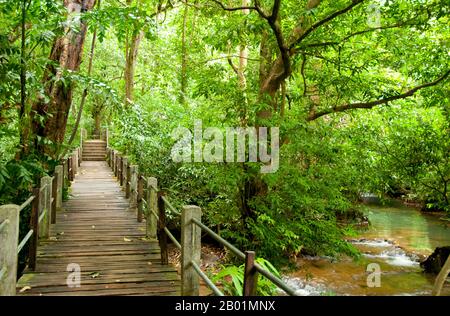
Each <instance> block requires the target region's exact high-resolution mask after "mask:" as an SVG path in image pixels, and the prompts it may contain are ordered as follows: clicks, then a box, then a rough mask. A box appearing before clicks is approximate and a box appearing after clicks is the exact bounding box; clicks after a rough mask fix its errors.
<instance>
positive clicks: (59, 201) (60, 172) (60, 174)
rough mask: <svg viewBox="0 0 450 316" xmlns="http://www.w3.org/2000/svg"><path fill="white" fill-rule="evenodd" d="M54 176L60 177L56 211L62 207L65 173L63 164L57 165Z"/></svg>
mask: <svg viewBox="0 0 450 316" xmlns="http://www.w3.org/2000/svg"><path fill="white" fill-rule="evenodd" d="M54 176H55V177H56V178H58V185H57V188H56V211H57V212H59V211H61V209H62V195H63V188H64V183H63V182H64V174H63V166H61V165H58V166H56V167H55V174H54Z"/></svg>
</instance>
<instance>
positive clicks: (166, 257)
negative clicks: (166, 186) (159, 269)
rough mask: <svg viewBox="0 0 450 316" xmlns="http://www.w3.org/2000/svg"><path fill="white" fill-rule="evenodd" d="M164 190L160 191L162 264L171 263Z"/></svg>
mask: <svg viewBox="0 0 450 316" xmlns="http://www.w3.org/2000/svg"><path fill="white" fill-rule="evenodd" d="M162 196H164V193H163V192H158V210H159V213H157V214H158V232H157V234H158V241H159V248H160V249H161V264H169V253H168V252H167V234H166V232H165V231H164V227H166V205H165V204H164V201H163V199H162V198H161V197H162Z"/></svg>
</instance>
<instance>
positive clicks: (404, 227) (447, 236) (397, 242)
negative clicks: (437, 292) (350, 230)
mask: <svg viewBox="0 0 450 316" xmlns="http://www.w3.org/2000/svg"><path fill="white" fill-rule="evenodd" d="M364 213H365V215H366V216H368V218H369V221H370V222H371V226H370V227H369V228H368V229H367V230H366V231H363V232H360V234H359V236H358V237H356V238H353V239H352V240H351V242H352V244H353V245H354V246H355V247H356V248H358V249H359V250H360V251H361V253H362V256H361V258H360V259H359V260H357V261H355V260H353V259H351V258H343V259H340V260H333V259H332V258H328V257H302V258H299V259H298V260H297V267H298V268H297V270H296V271H294V272H293V273H289V274H288V275H286V276H285V277H284V281H285V282H287V283H288V284H289V285H290V286H292V287H293V288H295V289H296V290H297V293H298V294H299V295H430V294H431V290H432V288H433V283H434V278H435V276H433V275H428V274H425V273H423V272H422V269H421V268H420V265H419V263H420V261H422V260H424V259H425V258H426V257H427V256H428V255H430V254H431V253H432V252H433V250H434V249H435V248H436V247H439V246H448V245H450V225H449V224H448V223H446V222H444V221H442V220H439V216H436V215H432V214H424V213H422V212H420V211H419V210H417V209H414V208H409V207H404V206H399V207H383V206H368V207H367V210H366V211H365V212H364ZM370 263H376V264H378V265H379V267H380V272H381V274H380V284H379V285H380V286H379V287H376V286H375V287H369V286H368V283H367V279H368V277H370V274H371V273H372V271H369V272H366V269H367V266H368V264H370ZM371 280H373V278H371ZM447 284H448V283H447ZM441 295H450V286H448V285H447V286H444V289H443V291H442V294H441Z"/></svg>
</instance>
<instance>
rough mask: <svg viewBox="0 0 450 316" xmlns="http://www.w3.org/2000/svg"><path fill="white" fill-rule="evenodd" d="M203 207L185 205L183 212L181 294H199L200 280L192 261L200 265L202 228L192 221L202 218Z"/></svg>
mask: <svg viewBox="0 0 450 316" xmlns="http://www.w3.org/2000/svg"><path fill="white" fill-rule="evenodd" d="M201 216H202V211H201V208H200V207H198V206H194V205H187V206H184V207H183V211H182V213H181V295H183V296H198V295H199V287H200V280H199V275H198V274H197V273H196V271H195V270H194V267H193V266H192V264H191V262H194V263H195V264H197V265H198V266H200V254H201V229H200V227H198V226H197V225H195V224H194V222H193V221H192V219H193V218H195V219H197V220H198V221H200V220H201Z"/></svg>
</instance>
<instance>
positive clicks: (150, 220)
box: [146, 177, 158, 238]
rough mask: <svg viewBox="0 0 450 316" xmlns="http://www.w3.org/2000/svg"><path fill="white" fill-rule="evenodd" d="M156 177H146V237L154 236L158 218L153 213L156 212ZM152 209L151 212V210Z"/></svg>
mask: <svg viewBox="0 0 450 316" xmlns="http://www.w3.org/2000/svg"><path fill="white" fill-rule="evenodd" d="M157 190H158V179H156V178H153V177H150V178H148V179H147V197H146V198H147V207H148V208H149V211H148V212H147V219H146V220H147V237H149V238H156V236H157V234H156V231H157V226H158V220H157V219H156V217H155V216H154V215H153V212H154V213H155V214H158V191H157ZM152 211H153V212H152Z"/></svg>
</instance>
